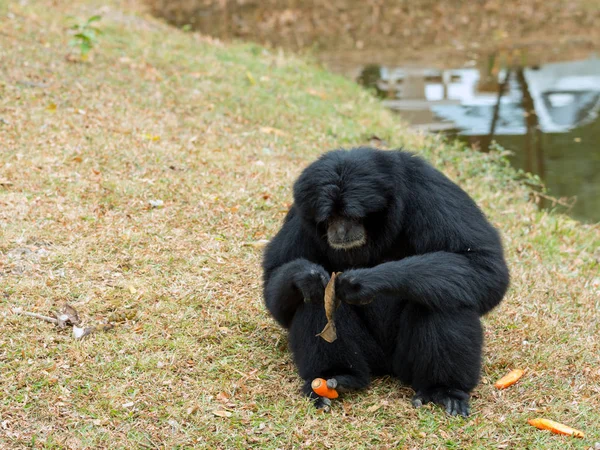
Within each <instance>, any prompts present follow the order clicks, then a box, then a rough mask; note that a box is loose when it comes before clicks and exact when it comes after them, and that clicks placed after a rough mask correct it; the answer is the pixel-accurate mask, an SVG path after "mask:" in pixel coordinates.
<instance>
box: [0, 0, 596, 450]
mask: <svg viewBox="0 0 600 450" xmlns="http://www.w3.org/2000/svg"><path fill="white" fill-rule="evenodd" d="M125 3H126V6H123V4H125ZM136 11H138V6H137V5H136V4H135V3H134V2H117V1H116V0H112V1H105V2H95V1H93V0H90V1H86V0H74V1H71V2H54V1H50V0H39V1H35V2H9V3H6V2H3V3H2V5H0V147H1V151H0V330H2V331H1V333H0V448H3V449H4V448H7V449H9V448H24V447H26V446H27V445H29V446H31V447H32V448H74V449H78V448H111V449H117V448H227V449H231V448H240V449H243V448H249V447H257V448H273V449H275V448H292V447H293V448H298V447H306V448H336V449H344V448H366V447H375V448H492V447H500V448H559V447H560V448H586V447H589V446H590V445H592V446H593V444H594V442H595V441H600V387H599V386H600V344H599V339H598V336H599V335H600V329H599V328H600V322H599V319H598V317H599V316H598V309H599V308H600V305H599V289H600V276H599V272H598V265H599V263H598V260H599V258H600V250H599V247H600V231H599V229H598V227H591V226H582V225H580V224H578V223H576V222H574V221H572V220H570V219H569V218H567V217H563V216H555V215H549V214H547V213H545V212H537V211H536V208H535V206H534V205H533V204H532V203H530V202H529V201H528V199H527V198H528V193H527V191H526V189H525V188H524V187H523V186H522V185H521V184H519V183H517V182H516V181H514V179H515V174H514V173H513V172H512V170H511V169H510V168H509V167H508V166H507V165H506V163H505V162H504V161H502V160H501V158H500V157H499V156H498V155H493V154H492V155H481V154H475V153H473V152H470V151H467V150H465V149H463V148H461V147H459V146H458V145H454V144H448V143H444V142H443V141H441V140H437V139H435V138H425V137H422V136H419V135H415V134H413V133H411V132H409V131H407V130H406V129H405V128H403V126H401V125H398V123H397V121H396V119H395V118H393V117H392V116H391V115H390V114H389V113H387V112H386V111H384V110H383V109H382V108H381V106H379V105H378V103H377V102H376V101H375V100H373V99H371V98H369V96H368V95H367V94H365V93H363V92H361V91H360V90H359V88H358V87H356V86H354V85H353V84H352V83H350V82H348V81H346V80H344V79H342V78H340V77H336V76H333V75H331V74H328V73H326V72H324V71H321V70H319V69H318V68H316V67H313V66H312V65H310V64H308V63H307V62H304V61H301V60H298V59H295V58H294V57H292V56H288V55H283V54H279V53H267V52H265V51H263V50H262V49H261V48H259V47H256V46H254V45H234V46H226V47H225V46H222V45H220V44H219V43H216V42H212V41H211V40H210V39H206V38H201V37H199V36H197V35H192V34H186V33H184V32H180V31H176V30H173V29H170V28H168V27H167V26H165V25H162V24H160V23H159V22H156V21H154V20H152V19H149V18H147V17H145V16H144V15H143V14H141V13H140V14H138V13H136ZM96 13H100V14H102V15H103V19H102V20H101V22H100V23H99V27H100V28H102V29H103V31H104V35H103V36H102V37H101V38H100V43H99V45H98V46H97V48H96V49H95V50H94V51H93V52H92V58H91V60H90V61H88V62H86V63H73V62H70V61H68V60H67V59H65V55H66V54H67V53H68V52H69V51H70V49H69V48H68V46H67V43H68V41H69V39H70V36H69V33H68V29H67V26H68V23H69V22H68V20H67V16H68V15H73V16H75V17H77V18H78V19H79V20H85V19H87V18H88V17H90V16H91V15H93V14H96ZM373 134H375V135H378V136H380V137H382V138H385V139H387V140H389V142H390V145H391V146H394V147H396V146H400V145H403V146H405V147H407V148H411V149H415V150H417V151H418V152H419V153H421V154H423V155H424V156H425V157H427V158H429V159H430V160H431V161H432V162H433V163H435V165H436V166H437V167H439V168H441V169H442V170H444V172H445V173H447V174H448V175H449V176H450V177H452V178H453V179H454V180H456V181H458V182H459V183H460V184H461V185H462V186H464V188H465V189H466V190H467V191H468V192H470V193H471V194H472V195H473V196H474V197H475V198H476V199H477V201H478V202H479V203H480V205H481V206H482V208H483V209H484V210H485V211H486V213H487V214H488V215H489V216H490V218H491V219H492V221H493V222H494V223H496V224H497V225H498V226H499V227H500V229H501V230H502V232H503V235H504V240H505V245H506V248H507V253H508V257H509V260H510V266H511V270H512V276H513V283H512V288H511V290H510V293H509V295H508V296H507V298H506V301H505V303H504V304H503V305H502V306H501V307H500V308H499V309H498V310H496V311H495V312H494V313H493V314H491V315H490V316H489V317H488V318H486V339H487V345H486V350H485V366H484V373H483V380H482V383H481V385H480V387H479V388H478V389H477V391H476V393H475V398H474V401H473V410H474V415H473V416H472V417H471V418H469V419H468V420H463V419H460V418H448V417H446V416H445V415H444V414H443V413H442V411H441V410H439V409H437V408H430V407H427V408H423V409H421V410H414V409H413V408H412V407H411V406H410V405H409V398H410V395H411V391H410V389H407V388H399V387H398V386H397V385H396V383H394V381H393V380H389V379H378V380H375V382H374V383H373V386H372V388H371V389H369V390H368V391H366V392H363V393H360V394H355V395H351V396H348V397H346V398H345V399H344V400H343V401H338V402H337V403H336V404H335V407H334V410H333V412H332V414H331V415H329V416H321V415H318V414H317V413H316V412H314V411H313V410H312V409H311V407H310V405H309V404H308V402H307V401H306V400H304V399H302V398H301V397H300V396H299V395H298V389H299V386H300V382H299V379H298V377H297V376H296V374H295V371H294V367H293V364H292V362H291V360H290V356H289V353H288V352H287V351H286V343H285V334H284V333H283V332H282V330H281V329H279V328H278V327H277V326H276V324H275V323H274V322H273V321H272V320H271V319H270V318H269V317H268V316H267V314H266V313H265V310H264V308H263V306H262V299H261V289H260V286H261V285H260V276H261V272H260V268H259V262H260V256H261V254H260V248H258V247H254V246H251V245H245V244H246V243H249V242H255V241H257V240H260V239H268V238H269V237H270V236H272V235H273V234H274V233H275V231H276V230H277V227H278V226H279V224H280V222H281V220H282V218H283V216H284V213H285V210H286V208H287V206H288V204H289V202H290V201H291V184H292V181H293V179H294V177H295V176H296V175H297V174H298V173H299V171H300V170H301V168H302V167H303V166H304V165H305V164H306V163H307V162H308V161H310V160H312V159H313V158H314V157H316V156H317V155H318V154H319V153H320V152H322V151H323V150H326V149H329V148H333V147H337V146H352V145H356V144H361V143H366V142H367V140H368V139H369V137H370V136H371V135H373ZM150 200H162V201H163V202H164V204H163V206H162V207H159V208H152V207H151V206H150V204H149V201H150ZM65 301H68V302H70V303H71V304H73V305H74V306H75V307H76V308H77V309H78V310H79V312H80V314H81V315H82V316H83V317H84V318H86V320H87V321H88V322H97V321H101V320H103V319H105V318H106V317H107V316H109V315H110V314H111V313H117V314H121V313H122V312H123V311H130V312H133V313H135V314H136V317H135V319H133V320H129V321H127V322H126V323H124V324H121V325H119V326H117V327H116V328H115V329H114V330H112V331H110V332H107V333H99V334H95V335H92V336H91V337H89V338H87V339H86V340H83V341H75V340H73V339H72V338H71V336H70V334H69V333H68V332H67V331H61V330H58V329H56V328H55V327H54V326H52V325H50V324H47V323H44V322H41V321H37V320H35V319H31V318H27V317H23V316H20V315H16V314H13V313H12V309H13V308H14V307H22V308H24V309H26V310H29V311H36V312H39V313H43V314H45V313H47V312H48V310H50V309H53V308H57V307H58V306H60V305H61V304H62V303H63V302H65ZM514 367H519V368H525V369H527V370H528V373H527V375H526V376H525V378H524V379H523V380H522V381H521V382H519V383H518V384H517V385H515V386H513V387H511V388H510V389H508V390H506V391H502V392H499V391H497V390H495V389H494V388H493V387H492V386H491V383H492V382H493V381H494V380H495V379H496V378H498V377H499V376H501V375H503V374H504V373H505V372H506V371H507V370H508V369H509V368H514ZM215 411H216V412H217V413H216V414H215ZM538 415H541V416H544V417H548V418H551V419H554V420H558V421H562V422H565V423H567V424H570V425H572V426H575V427H577V428H579V429H582V430H583V431H585V432H586V433H587V437H586V438H585V439H584V440H574V439H571V438H565V437H561V436H556V435H550V434H549V433H547V432H542V431H538V430H536V429H534V428H532V427H530V426H529V425H528V424H527V423H526V419H528V418H531V417H534V416H538Z"/></svg>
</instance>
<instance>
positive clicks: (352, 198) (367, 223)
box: [294, 151, 393, 251]
mask: <svg viewBox="0 0 600 450" xmlns="http://www.w3.org/2000/svg"><path fill="white" fill-rule="evenodd" d="M392 188H393V184H392V183H391V182H390V177H389V176H388V174H387V173H386V170H385V164H384V162H379V161H378V160H377V158H376V157H374V156H373V155H372V154H360V153H352V152H343V151H342V152H338V151H334V152H330V153H328V154H326V155H325V156H323V157H321V158H320V159H318V160H317V161H315V162H313V163H312V164H311V165H309V166H308V167H307V168H306V169H305V170H304V172H303V173H302V174H301V176H300V177H299V179H298V180H297V182H296V184H295V186H294V201H295V204H296V206H297V208H298V211H299V213H300V215H301V217H302V219H303V220H304V221H305V223H307V224H308V225H309V226H311V227H316V229H317V232H318V234H319V237H320V238H322V239H325V240H326V241H327V245H328V246H329V247H331V248H333V249H336V250H342V251H347V250H352V249H358V248H360V247H363V246H365V245H368V244H369V240H372V239H374V238H376V237H377V236H375V235H371V234H372V233H369V230H377V229H379V228H380V227H381V223H382V221H384V219H385V216H386V210H387V208H388V207H389V201H390V200H389V199H390V196H391V192H392ZM375 234H377V233H375Z"/></svg>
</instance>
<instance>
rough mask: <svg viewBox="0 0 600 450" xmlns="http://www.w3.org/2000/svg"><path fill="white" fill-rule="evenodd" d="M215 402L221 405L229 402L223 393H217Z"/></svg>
mask: <svg viewBox="0 0 600 450" xmlns="http://www.w3.org/2000/svg"><path fill="white" fill-rule="evenodd" d="M217 400H218V401H220V402H222V403H226V402H228V401H229V396H228V395H227V394H226V393H225V392H219V393H218V394H217Z"/></svg>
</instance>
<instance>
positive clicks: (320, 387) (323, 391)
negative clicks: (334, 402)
mask: <svg viewBox="0 0 600 450" xmlns="http://www.w3.org/2000/svg"><path fill="white" fill-rule="evenodd" d="M310 386H311V387H312V390H313V391H314V393H315V394H317V395H318V396H320V397H326V398H338V395H339V394H338V392H337V391H336V390H335V389H331V388H330V387H329V386H327V381H326V380H325V379H324V378H315V379H314V380H312V383H311V384H310Z"/></svg>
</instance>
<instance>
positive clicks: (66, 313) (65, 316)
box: [55, 303, 81, 328]
mask: <svg viewBox="0 0 600 450" xmlns="http://www.w3.org/2000/svg"><path fill="white" fill-rule="evenodd" d="M55 315H56V319H57V320H58V326H59V327H60V328H65V327H66V326H67V325H79V324H80V323H81V320H80V319H79V313H78V312H77V310H76V309H75V308H73V307H72V306H71V305H69V304H68V303H65V304H64V305H63V307H62V308H61V309H60V311H58V313H55Z"/></svg>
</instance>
